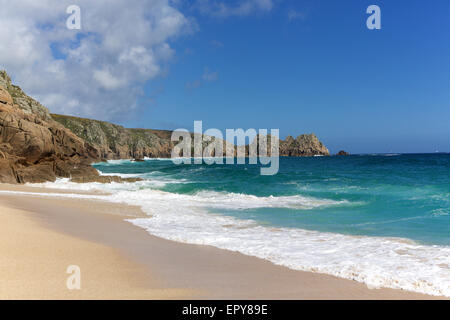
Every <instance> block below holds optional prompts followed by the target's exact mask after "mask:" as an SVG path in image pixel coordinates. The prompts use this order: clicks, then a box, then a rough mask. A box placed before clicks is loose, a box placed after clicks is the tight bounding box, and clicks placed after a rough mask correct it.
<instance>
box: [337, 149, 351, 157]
mask: <svg viewBox="0 0 450 320" xmlns="http://www.w3.org/2000/svg"><path fill="white" fill-rule="evenodd" d="M336 155H337V156H349V155H350V153H348V152H347V151H344V150H341V151H339V152H338V153H336Z"/></svg>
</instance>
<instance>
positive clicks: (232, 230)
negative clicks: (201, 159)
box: [3, 179, 450, 297]
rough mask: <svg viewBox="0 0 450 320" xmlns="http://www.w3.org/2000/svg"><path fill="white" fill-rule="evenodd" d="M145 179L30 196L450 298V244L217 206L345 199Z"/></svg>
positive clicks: (291, 263)
mask: <svg viewBox="0 0 450 320" xmlns="http://www.w3.org/2000/svg"><path fill="white" fill-rule="evenodd" d="M148 183H155V182H151V181H150V182H148V181H143V182H136V183H129V184H114V183H112V184H107V185H105V184H96V183H88V184H74V183H72V182H69V181H68V180H67V179H59V180H58V181H57V182H56V183H45V184H39V185H38V186H40V187H50V188H62V189H80V188H82V189H83V190H101V191H104V192H105V191H106V192H109V193H111V194H110V195H80V194H52V193H37V194H36V195H40V196H47V197H71V198H86V199H93V200H94V199H95V200H102V201H110V202H116V203H125V204H132V205H140V206H141V207H142V209H143V211H144V212H145V213H147V214H148V215H149V216H150V217H149V218H140V219H128V220H127V221H129V222H131V223H132V224H134V225H136V226H139V227H141V228H144V229H145V230H147V231H148V232H149V233H150V234H153V235H155V236H159V237H162V238H165V239H169V240H174V241H179V242H184V243H192V244H200V245H212V246H215V247H217V248H222V249H226V250H231V251H237V252H241V253H243V254H246V255H251V256H255V257H259V258H262V259H266V260H269V261H271V262H273V263H275V264H278V265H282V266H286V267H288V268H291V269H295V270H303V271H311V272H319V273H325V274H330V275H334V276H338V277H342V278H346V279H351V280H356V281H359V282H362V283H365V284H367V285H368V287H369V288H379V287H387V288H394V289H404V290H410V291H415V292H420V293H425V294H431V295H442V296H447V297H449V296H450V247H447V246H426V245H420V244H417V243H414V242H413V241H411V240H407V239H400V238H382V237H368V236H350V235H342V234H335V233H326V232H317V231H308V230H302V229H297V228H275V227H269V226H262V225H259V224H258V223H257V222H256V221H253V220H250V219H237V218H234V217H230V216H225V215H221V214H218V213H216V212H215V210H218V209H233V210H240V209H251V208H262V207H264V208H266V207H267V208H296V209H305V210H306V209H308V208H313V207H320V206H342V205H348V203H346V202H345V201H333V200H328V199H316V198H311V197H303V196H284V197H257V196H252V195H245V194H236V193H227V192H215V191H214V192H213V191H201V192H198V193H196V194H193V195H186V194H175V193H169V192H164V191H159V190H152V189H142V187H143V185H145V184H148ZM145 186H148V185H145ZM4 192H7V193H19V194H30V193H28V192H12V191H4ZM4 192H3V193H4ZM219 211H220V210H219Z"/></svg>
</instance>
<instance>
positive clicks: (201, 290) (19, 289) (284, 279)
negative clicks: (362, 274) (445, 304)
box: [0, 185, 439, 299]
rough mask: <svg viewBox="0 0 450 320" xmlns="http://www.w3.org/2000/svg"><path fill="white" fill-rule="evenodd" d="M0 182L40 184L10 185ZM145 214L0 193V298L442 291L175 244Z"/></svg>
mask: <svg viewBox="0 0 450 320" xmlns="http://www.w3.org/2000/svg"><path fill="white" fill-rule="evenodd" d="M0 190H15V191H26V192H30V191H36V192H43V190H42V189H40V190H37V189H33V187H26V186H14V187H13V188H11V186H7V185H6V186H5V185H3V186H1V187H0ZM44 192H45V193H51V192H53V191H52V190H50V189H45V191H44ZM58 192H61V190H58ZM70 192H71V193H73V191H70ZM82 193H83V192H82ZM142 216H145V215H144V214H143V213H142V211H141V210H140V209H139V207H132V206H126V205H117V204H112V203H107V202H100V201H91V200H79V199H76V200H74V199H64V198H57V197H43V196H35V195H16V194H3V193H0V243H1V245H0V256H1V257H2V258H1V262H0V298H1V299H5V298H21V299H47V298H49V299H51V298H53V299H54V298H57V299H80V298H81V299H437V298H439V297H434V296H427V295H421V294H417V293H413V292H406V291H402V290H393V289H369V288H367V286H366V285H364V284H361V283H358V282H355V281H350V280H346V279H340V278H336V277H333V276H329V275H324V274H317V273H311V272H302V271H295V270H291V269H288V268H285V267H282V266H277V265H274V264H273V263H271V262H269V261H265V260H262V259H258V258H255V257H250V256H246V255H243V254H240V253H237V252H231V251H227V250H222V249H217V248H214V247H210V246H200V245H190V244H183V243H178V242H173V241H169V240H165V239H161V238H158V237H155V236H152V235H150V234H148V233H147V232H146V231H145V230H143V229H141V228H138V227H136V226H134V225H132V224H131V223H128V222H126V221H124V219H127V218H130V217H142ZM68 265H79V266H80V268H81V273H82V289H81V290H72V291H71V290H68V289H67V287H66V279H67V277H68V276H69V274H67V273H66V268H67V266H68Z"/></svg>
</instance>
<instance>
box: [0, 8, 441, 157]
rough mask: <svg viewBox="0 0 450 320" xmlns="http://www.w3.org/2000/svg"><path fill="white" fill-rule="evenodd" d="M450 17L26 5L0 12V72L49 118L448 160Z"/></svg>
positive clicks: (435, 12) (403, 11)
mask: <svg viewBox="0 0 450 320" xmlns="http://www.w3.org/2000/svg"><path fill="white" fill-rule="evenodd" d="M72 4H76V5H79V6H80V8H81V17H82V23H81V25H82V29H81V30H68V29H67V28H66V19H67V13H66V8H67V6H69V5H72ZM373 4H376V5H378V6H379V7H380V8H381V24H382V29H381V30H368V29H367V27H366V19H367V18H368V16H369V15H368V14H367V13H366V9H367V7H368V6H369V5H373ZM449 14H450V2H449V1H448V0H434V1H425V0H395V1H394V0H390V1H384V0H371V1H365V0H346V1H335V0H240V1H237V0H233V1H221V0H190V1H186V0H176V1H175V0H116V1H114V2H111V1H110V0H96V1H92V0H61V1H57V2H55V1H54V0H43V1H40V2H30V1H25V0H17V1H10V2H7V3H5V5H4V6H3V7H2V10H1V11H0V29H1V30H2V31H3V32H2V33H0V42H1V43H2V47H1V48H0V68H1V69H6V70H7V71H8V72H9V73H10V74H11V76H12V78H13V80H14V82H16V83H17V84H19V85H20V86H21V87H22V88H23V89H24V90H25V91H26V92H28V93H29V94H31V95H32V96H33V97H36V98H37V99H38V100H39V101H41V102H42V103H43V104H44V105H46V106H47V107H49V109H50V110H51V111H52V112H55V113H63V114H70V115H76V116H83V117H90V118H96V119H102V120H109V121H112V122H115V123H119V124H122V125H124V126H127V127H141V128H157V129H176V128H187V129H192V127H193V122H194V120H202V121H203V127H204V129H207V128H218V129H221V130H223V132H225V129H226V128H230V129H234V128H243V129H248V128H255V129H260V128H261V129H272V128H273V129H280V135H281V137H282V138H284V137H286V136H287V135H293V136H297V135H299V134H302V133H310V132H314V133H316V134H317V136H318V137H319V138H320V140H322V141H323V142H324V143H325V145H327V146H328V147H329V149H330V151H331V152H333V153H334V152H337V151H339V150H341V149H344V150H347V151H349V152H352V153H375V152H435V151H441V152H444V151H447V152H450V140H449V139H448V137H450V126H449V124H448V123H449V120H450V108H449V104H450V72H449V71H450V59H449V58H448V57H450V19H449ZM7 48H14V50H9V49H7Z"/></svg>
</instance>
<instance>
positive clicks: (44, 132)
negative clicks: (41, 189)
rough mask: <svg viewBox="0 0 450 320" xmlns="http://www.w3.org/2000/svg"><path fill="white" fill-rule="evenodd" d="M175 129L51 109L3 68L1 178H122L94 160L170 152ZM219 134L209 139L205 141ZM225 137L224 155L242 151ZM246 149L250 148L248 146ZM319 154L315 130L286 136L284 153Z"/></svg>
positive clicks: (324, 151) (325, 152)
mask: <svg viewBox="0 0 450 320" xmlns="http://www.w3.org/2000/svg"><path fill="white" fill-rule="evenodd" d="M171 135H172V132H171V131H167V130H151V129H127V128H124V127H122V126H120V125H115V124H112V123H108V122H104V121H98V120H91V119H83V118H77V117H71V116H63V115H56V114H50V112H49V111H48V109H47V108H46V107H44V106H43V105H42V104H40V103H39V102H38V101H36V100H35V99H33V98H31V97H29V96H28V95H26V94H25V93H24V92H23V91H22V89H20V88H19V87H18V86H15V85H13V84H12V83H11V79H10V77H9V76H8V75H7V73H6V72H5V71H0V182H3V183H26V182H44V181H54V180H55V179H56V178H57V177H65V178H71V179H72V181H75V182H92V181H98V182H111V181H115V182H121V181H123V180H124V179H121V178H119V177H105V176H99V174H98V172H97V170H95V169H94V168H93V167H92V166H91V165H90V164H91V163H93V162H97V161H101V160H103V159H125V158H135V159H142V158H144V157H149V158H168V157H170V156H171V152H172V149H173V147H174V143H173V142H172V141H171ZM191 137H193V134H191ZM215 139H216V138H212V139H211V140H210V142H203V147H206V146H207V145H208V144H209V143H211V141H213V140H215ZM220 141H221V143H223V145H224V148H223V151H224V155H226V154H234V155H236V146H234V145H233V144H231V143H228V142H226V141H223V140H220ZM246 149H247V150H246V151H247V154H248V146H246ZM227 151H228V153H227ZM314 155H329V152H328V149H327V148H326V147H325V146H324V145H323V144H322V143H321V142H320V141H319V139H318V138H317V137H316V136H315V135H314V134H310V135H301V136H298V137H297V138H296V139H294V138H293V137H290V136H289V137H288V138H287V139H286V140H280V156H294V157H301V156H314ZM210 156H214V154H213V153H211V154H210ZM128 180H129V179H128Z"/></svg>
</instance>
